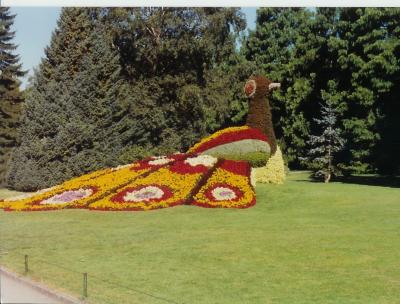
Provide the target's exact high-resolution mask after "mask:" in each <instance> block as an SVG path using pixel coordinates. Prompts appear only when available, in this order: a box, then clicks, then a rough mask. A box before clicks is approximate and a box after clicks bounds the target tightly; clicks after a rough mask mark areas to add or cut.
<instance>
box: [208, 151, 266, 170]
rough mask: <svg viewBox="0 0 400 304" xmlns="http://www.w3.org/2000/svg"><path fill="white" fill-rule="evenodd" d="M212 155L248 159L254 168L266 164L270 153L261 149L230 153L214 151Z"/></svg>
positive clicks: (232, 158)
mask: <svg viewBox="0 0 400 304" xmlns="http://www.w3.org/2000/svg"><path fill="white" fill-rule="evenodd" d="M212 155H213V156H215V157H221V158H224V159H231V160H247V161H248V162H249V163H250V165H251V167H252V168H259V167H263V166H265V165H266V163H267V160H268V158H269V156H270V155H269V153H266V152H260V151H255V152H248V153H228V154H225V153H223V154H218V153H214V154H212Z"/></svg>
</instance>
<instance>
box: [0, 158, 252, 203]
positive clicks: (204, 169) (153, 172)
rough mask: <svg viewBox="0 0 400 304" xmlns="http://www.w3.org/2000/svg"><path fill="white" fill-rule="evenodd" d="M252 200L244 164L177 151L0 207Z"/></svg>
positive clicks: (12, 200)
mask: <svg viewBox="0 0 400 304" xmlns="http://www.w3.org/2000/svg"><path fill="white" fill-rule="evenodd" d="M254 203H255V195H254V190H253V189H252V187H251V185H250V166H249V165H248V163H247V162H243V161H225V160H221V159H217V158H216V157H213V156H209V155H197V154H190V153H187V154H181V153H178V154H173V155H169V156H162V157H150V158H147V159H144V160H141V161H138V162H135V163H133V164H129V165H125V166H119V167H117V168H109V169H104V170H100V171H96V172H93V173H90V174H86V175H83V176H80V177H77V178H74V179H71V180H69V181H66V182H64V183H63V184H61V185H58V186H55V187H52V188H49V189H45V190H41V191H38V192H36V193H34V194H31V195H29V196H25V197H20V198H14V199H9V200H4V201H0V208H3V209H4V210H6V211H44V210H60V209H70V208H83V209H91V210H107V211H111V210H115V211H145V210H152V209H160V208H166V207H172V206H177V205H183V204H187V205H190V204H193V205H197V206H203V207H213V208H215V207H224V208H246V207H249V206H251V205H253V204H254Z"/></svg>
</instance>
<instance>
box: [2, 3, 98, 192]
mask: <svg viewBox="0 0 400 304" xmlns="http://www.w3.org/2000/svg"><path fill="white" fill-rule="evenodd" d="M91 28H92V23H91V19H90V17H89V14H88V10H86V9H80V8H66V9H63V10H62V12H61V15H60V19H59V21H58V25H57V29H56V30H55V32H54V33H53V35H52V39H51V42H50V46H49V47H47V48H46V50H45V54H46V56H45V58H43V59H42V62H41V64H40V65H39V67H38V69H37V70H36V71H35V75H34V79H33V80H32V87H30V89H29V92H28V93H27V99H26V104H25V108H24V112H23V115H22V117H21V127H20V129H21V143H20V145H19V146H18V148H17V149H16V150H15V151H14V153H13V156H12V160H11V163H10V170H9V173H8V176H7V183H8V185H9V186H10V187H12V188H14V189H17V190H25V191H26V190H28V191H29V190H36V189H38V188H44V187H48V186H51V185H53V184H56V183H59V182H61V181H62V180H64V179H66V178H71V177H72V176H74V175H75V174H77V173H79V174H80V173H82V171H84V170H85V168H83V169H80V170H78V172H77V171H74V170H73V169H71V168H69V166H68V162H67V161H66V159H67V158H68V157H70V156H71V155H74V154H75V152H74V149H78V150H79V148H77V146H75V145H74V143H75V142H76V141H77V140H78V139H79V138H82V137H85V135H87V134H88V132H89V130H87V129H84V128H79V127H80V126H81V125H76V126H74V128H72V129H71V121H74V122H76V120H75V118H76V116H77V115H71V112H74V111H71V110H70V105H72V104H75V105H78V106H77V107H76V109H78V108H79V101H82V102H83V101H84V98H82V99H81V100H79V101H78V100H72V98H71V94H72V93H73V90H76V79H77V78H79V75H80V73H81V72H80V70H81V69H82V68H84V66H83V59H84V58H86V56H87V53H88V49H89V36H90V32H91ZM86 102H89V101H86ZM77 112H78V111H77ZM77 112H76V113H77ZM74 114H75V113H74ZM79 131H82V133H80V132H79ZM67 134H69V136H68V135H67ZM72 134H73V135H72ZM68 137H69V138H68ZM89 140H90V136H89ZM82 147H85V146H84V145H83V146H82ZM75 151H76V150H75Z"/></svg>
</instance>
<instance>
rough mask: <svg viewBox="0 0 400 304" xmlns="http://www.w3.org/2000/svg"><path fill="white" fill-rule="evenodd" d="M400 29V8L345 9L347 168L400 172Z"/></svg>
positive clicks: (342, 64) (342, 60) (341, 26)
mask: <svg viewBox="0 0 400 304" xmlns="http://www.w3.org/2000/svg"><path fill="white" fill-rule="evenodd" d="M399 33H400V9H398V8H351V9H350V8H343V9H340V22H339V23H338V25H337V36H338V37H339V39H340V40H341V43H340V47H339V48H338V58H337V66H338V69H339V72H340V74H341V75H342V76H341V78H342V79H341V81H342V83H343V85H342V91H343V92H344V97H345V98H344V101H345V103H346V105H347V107H346V115H345V116H344V119H343V125H344V130H345V136H346V137H347V138H348V144H347V149H346V150H347V151H346V155H344V160H343V161H342V163H343V167H344V168H346V169H347V170H351V171H353V172H354V171H355V172H365V171H366V170H369V171H371V170H375V169H378V170H379V172H381V173H398V172H399V171H400V161H399V158H398V153H399V152H400V135H399V132H398V130H399V128H400V114H399V113H400V108H399V103H398V102H397V101H398V99H399V97H400V91H399V86H398V82H399V80H400V65H399V62H400V38H399V37H400V36H399ZM349 160H350V161H349Z"/></svg>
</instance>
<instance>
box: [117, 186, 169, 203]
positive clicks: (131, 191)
mask: <svg viewBox="0 0 400 304" xmlns="http://www.w3.org/2000/svg"><path fill="white" fill-rule="evenodd" d="M171 196H172V191H171V189H169V188H168V187H166V186H157V185H149V186H139V187H136V188H128V189H125V190H123V191H122V192H120V193H118V194H117V195H115V196H114V197H113V198H111V200H112V201H114V202H120V203H129V202H135V203H136V202H144V203H150V202H159V201H161V200H166V199H168V198H170V197H171Z"/></svg>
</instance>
